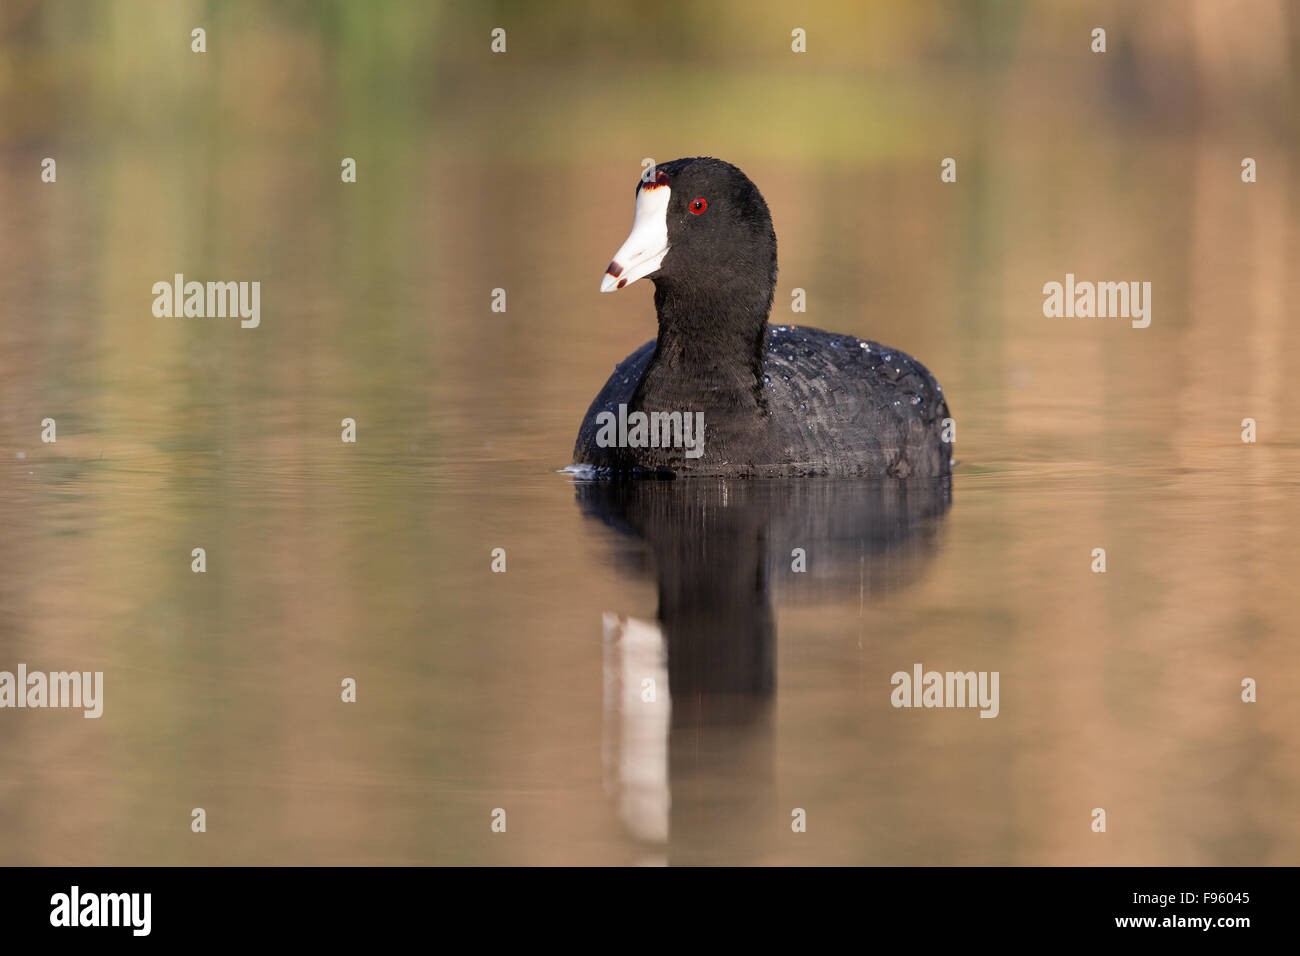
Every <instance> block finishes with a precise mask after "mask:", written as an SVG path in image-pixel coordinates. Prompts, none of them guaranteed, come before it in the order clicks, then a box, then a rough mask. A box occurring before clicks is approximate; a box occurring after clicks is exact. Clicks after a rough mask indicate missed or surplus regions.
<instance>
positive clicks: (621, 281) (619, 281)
mask: <svg viewBox="0 0 1300 956" xmlns="http://www.w3.org/2000/svg"><path fill="white" fill-rule="evenodd" d="M625 285H627V280H626V279H619V280H618V288H620V289H621V288H623V286H625Z"/></svg>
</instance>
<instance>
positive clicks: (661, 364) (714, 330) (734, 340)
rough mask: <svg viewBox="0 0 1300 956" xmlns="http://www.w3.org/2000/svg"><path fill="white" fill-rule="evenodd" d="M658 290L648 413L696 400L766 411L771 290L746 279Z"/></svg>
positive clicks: (646, 388)
mask: <svg viewBox="0 0 1300 956" xmlns="http://www.w3.org/2000/svg"><path fill="white" fill-rule="evenodd" d="M654 283H655V311H656V312H658V314H659V341H658V344H657V345H656V346H655V355H654V359H653V361H652V362H651V363H650V366H649V367H648V368H647V369H646V373H645V375H644V376H643V378H642V388H641V389H640V392H641V396H640V397H641V398H642V399H643V400H644V403H645V406H646V407H650V406H651V405H652V404H660V405H662V406H669V405H674V404H675V405H677V406H680V404H681V403H682V402H688V401H689V400H690V399H691V397H692V393H694V394H696V395H700V396H708V397H710V398H712V399H714V400H717V399H724V400H728V401H731V402H735V403H738V404H754V405H762V403H763V358H764V354H765V352H766V350H767V316H768V312H769V311H770V310H771V308H772V291H773V290H772V285H771V284H770V283H767V282H755V281H753V277H752V276H750V275H743V274H736V275H734V276H733V277H732V278H731V280H730V281H725V282H722V283H717V282H712V283H709V284H707V285H705V284H701V283H691V284H687V283H683V282H679V281H674V280H671V279H668V278H660V279H655V280H654Z"/></svg>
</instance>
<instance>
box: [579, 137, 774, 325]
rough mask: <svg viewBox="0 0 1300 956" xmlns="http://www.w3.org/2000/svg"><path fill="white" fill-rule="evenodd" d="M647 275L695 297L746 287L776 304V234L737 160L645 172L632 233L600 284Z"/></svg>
mask: <svg viewBox="0 0 1300 956" xmlns="http://www.w3.org/2000/svg"><path fill="white" fill-rule="evenodd" d="M647 180H648V181H647ZM646 276H649V277H650V279H651V280H652V281H653V282H654V283H655V285H656V287H657V288H658V289H659V290H660V291H661V292H662V291H664V290H665V289H672V290H675V291H677V292H679V293H681V294H685V295H690V296H691V297H696V296H700V295H705V294H707V293H708V292H710V291H716V292H720V293H722V294H724V295H732V296H734V293H735V292H736V291H739V290H744V291H747V292H749V293H750V295H746V296H745V298H746V299H752V298H753V297H754V294H757V295H758V298H759V299H762V298H766V299H767V304H768V306H769V307H770V305H771V297H772V290H773V289H774V288H775V286H776V234H775V232H773V230H772V217H771V216H770V215H769V214H768V211H767V203H766V202H764V201H763V196H762V194H761V193H760V192H759V191H758V187H757V186H755V185H754V184H753V183H752V182H750V181H749V177H748V176H746V175H745V174H744V173H742V172H741V171H740V170H739V169H737V168H736V167H735V166H732V165H731V164H730V163H724V162H723V161H722V160H720V159H710V158H696V159H675V160H673V161H672V162H671V163H661V164H659V165H658V166H657V167H655V168H654V169H653V170H652V171H650V174H649V175H647V176H643V177H642V180H641V181H640V182H638V183H637V187H636V214H635V217H634V218H633V220H632V234H631V235H629V236H628V237H627V241H626V242H624V243H623V246H622V248H620V249H619V250H618V252H616V253H614V260H613V261H612V262H611V263H610V264H609V268H608V269H607V270H606V271H605V277H604V278H603V279H602V280H601V283H600V291H601V292H613V291H615V290H616V289H622V288H624V287H625V286H628V285H631V284H632V283H633V282H635V281H636V280H637V279H641V278H645V277H646ZM738 304H739V303H738ZM747 307H749V308H752V306H747ZM766 314H767V313H766V309H764V311H763V316H762V317H763V318H764V319H765V318H766Z"/></svg>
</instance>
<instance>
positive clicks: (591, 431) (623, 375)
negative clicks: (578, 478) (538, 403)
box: [573, 339, 655, 465]
mask: <svg viewBox="0 0 1300 956" xmlns="http://www.w3.org/2000/svg"><path fill="white" fill-rule="evenodd" d="M654 354H655V340H653V339H652V340H651V341H649V342H647V343H646V344H645V345H643V346H641V347H640V348H639V349H637V350H636V351H635V352H633V353H632V354H631V355H629V356H628V357H627V358H625V359H623V361H621V362H619V363H618V365H616V366H615V367H614V374H613V375H611V376H610V377H609V381H607V382H606V383H605V387H604V388H602V389H601V390H600V392H599V393H598V394H597V395H596V397H595V399H593V400H592V403H591V407H590V408H588V409H587V414H586V415H585V416H583V419H582V426H581V427H580V428H579V429H578V440H577V441H576V442H575V443H574V445H573V460H574V462H575V463H577V464H589V465H601V464H604V463H605V460H606V457H607V456H608V455H609V453H610V451H611V449H608V448H601V447H600V446H599V445H597V444H596V432H597V431H598V430H599V426H598V425H597V424H596V416H597V415H599V414H600V413H601V412H613V413H614V414H615V415H617V414H618V406H619V405H625V404H627V403H628V402H629V401H630V400H631V398H632V394H633V393H634V392H635V391H636V387H637V385H638V384H640V382H641V376H642V375H643V374H644V373H645V369H646V366H647V365H649V364H650V359H651V358H652V357H653V356H654Z"/></svg>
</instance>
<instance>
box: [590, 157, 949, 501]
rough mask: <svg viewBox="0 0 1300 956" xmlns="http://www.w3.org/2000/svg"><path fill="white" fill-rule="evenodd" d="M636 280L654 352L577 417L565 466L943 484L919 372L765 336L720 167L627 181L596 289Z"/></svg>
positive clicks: (767, 264)
mask: <svg viewBox="0 0 1300 956" xmlns="http://www.w3.org/2000/svg"><path fill="white" fill-rule="evenodd" d="M646 277H648V278H649V279H650V280H651V281H652V282H654V284H655V311H657V312H658V313H659V336H658V339H657V340H656V341H653V342H647V343H646V344H645V345H643V346H641V348H639V349H637V350H636V351H635V352H633V353H632V354H631V355H629V356H628V357H627V358H626V359H624V360H623V361H622V362H621V363H620V364H619V365H618V366H617V367H616V368H615V369H614V374H613V375H612V376H610V379H609V381H608V382H606V383H605V387H604V388H602V389H601V390H600V394H599V395H597V396H596V398H595V400H594V401H593V402H592V403H591V407H590V408H589V409H588V410H587V415H586V417H585V418H584V419H583V422H582V427H581V428H580V429H579V431H578V440H577V444H576V445H575V447H574V452H573V454H574V461H575V462H576V463H578V464H580V465H587V466H595V467H596V468H597V469H599V470H600V471H601V473H605V474H634V475H635V474H644V473H647V472H649V473H651V474H656V475H661V476H671V477H677V476H689V475H723V476H753V477H767V476H804V475H836V476H850V475H852V476H893V477H910V476H927V477H933V476H940V475H946V474H948V473H949V471H950V468H951V463H952V452H953V445H952V443H951V442H950V441H946V440H945V439H946V438H950V437H951V434H950V432H948V431H947V430H946V428H947V426H946V423H945V419H947V418H948V406H947V403H946V402H945V401H944V398H943V390H942V389H941V388H940V387H939V384H938V383H937V382H936V381H935V380H934V377H933V376H932V375H931V374H930V373H929V372H928V371H927V370H926V369H925V367H924V366H923V365H921V363H920V362H918V361H916V360H915V359H913V358H911V357H910V356H907V355H905V354H903V353H902V352H899V351H898V350H897V349H891V348H886V347H884V346H882V345H879V344H877V343H875V342H868V341H865V340H862V339H858V338H855V337H854V336H851V335H836V334H834V333H831V332H822V331H820V330H819V329H811V328H805V327H803V326H785V325H778V326H772V325H769V324H768V321H767V317H768V313H769V312H770V311H771V309H772V295H773V292H774V290H775V288H776V233H775V232H774V231H773V229H772V217H771V216H770V215H769V214H768V211H767V203H766V202H764V201H763V197H762V195H761V194H760V193H759V191H758V188H757V187H756V186H755V185H754V184H753V183H752V182H750V181H749V178H748V177H747V176H746V175H745V174H744V173H742V172H741V171H740V170H739V169H737V168H736V167H735V166H732V165H731V164H730V163H724V162H722V161H721V160H718V159H710V158H695V159H677V160H674V161H673V162H671V163H664V164H661V165H659V166H657V167H656V168H655V169H654V170H653V172H652V173H651V174H650V175H646V176H643V177H642V181H640V182H638V183H637V188H636V214H635V218H634V219H633V222H632V233H631V235H629V236H628V238H627V241H626V242H625V243H623V246H622V248H621V249H619V250H618V252H616V253H615V254H614V261H613V262H611V263H610V264H609V268H608V269H607V270H606V272H605V276H604V279H603V280H602V282H601V285H600V288H601V291H602V292H612V291H614V290H616V289H622V288H624V287H625V286H628V285H631V284H632V283H634V282H636V280H637V279H642V278H646ZM701 423H702V425H703V436H702V440H701V436H700V434H699V429H698V426H699V424H701Z"/></svg>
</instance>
